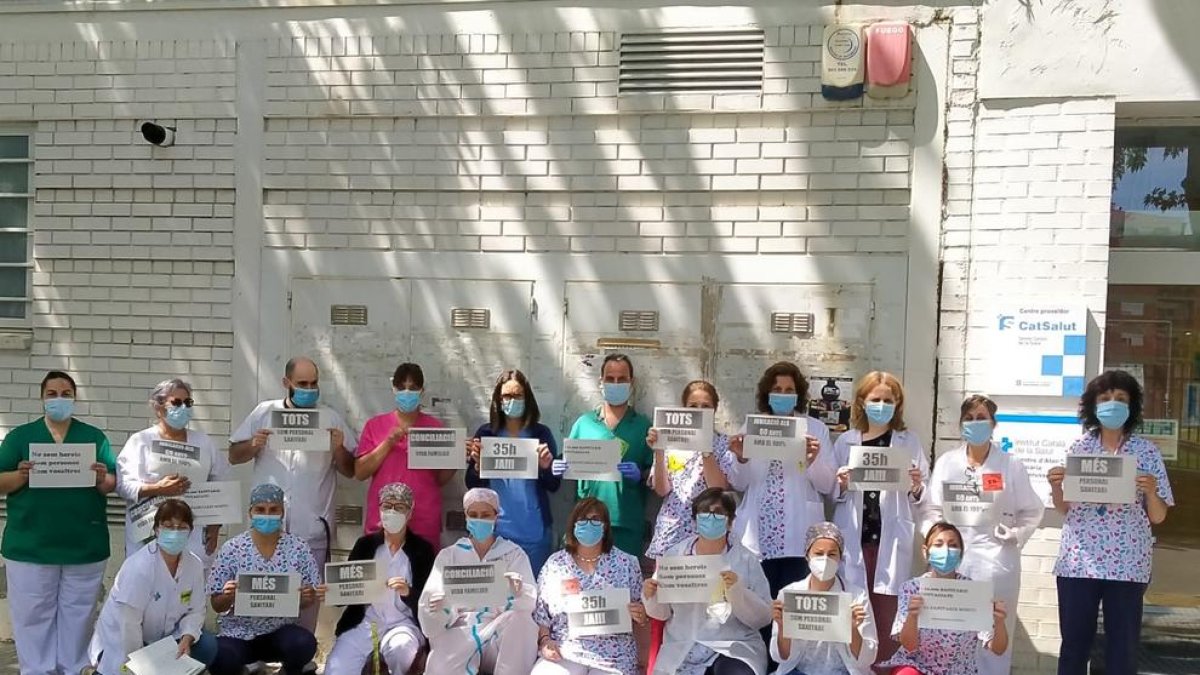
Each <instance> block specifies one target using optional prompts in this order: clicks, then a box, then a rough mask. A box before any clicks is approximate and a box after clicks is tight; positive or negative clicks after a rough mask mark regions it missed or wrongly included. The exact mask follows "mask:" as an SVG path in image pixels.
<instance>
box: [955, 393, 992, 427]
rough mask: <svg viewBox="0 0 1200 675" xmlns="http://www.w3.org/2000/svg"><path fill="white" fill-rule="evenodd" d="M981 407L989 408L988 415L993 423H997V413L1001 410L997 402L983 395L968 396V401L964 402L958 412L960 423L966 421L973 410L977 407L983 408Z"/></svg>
mask: <svg viewBox="0 0 1200 675" xmlns="http://www.w3.org/2000/svg"><path fill="white" fill-rule="evenodd" d="M981 405H982V406H983V407H984V408H987V411H988V415H989V416H990V417H991V418H992V421H993V422H995V421H996V411H997V410H999V409H1000V408H999V407H997V406H996V402H995V401H993V400H992V399H990V398H988V397H986V396H984V395H983V394H973V395H971V396H968V397H967V400H965V401H963V403H962V409H960V410H959V411H958V421H959V422H962V421H964V420H966V419H967V415H969V414H971V411H972V410H974V409H975V408H976V407H978V406H981Z"/></svg>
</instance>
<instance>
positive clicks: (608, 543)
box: [563, 497, 613, 555]
mask: <svg viewBox="0 0 1200 675" xmlns="http://www.w3.org/2000/svg"><path fill="white" fill-rule="evenodd" d="M593 509H595V510H596V511H599V512H600V520H601V521H603V523H604V538H603V539H601V540H600V550H601V551H603V552H605V553H608V552H609V551H611V550H612V547H613V534H612V521H611V520H610V519H609V516H608V507H607V506H605V505H604V502H602V501H600V500H599V499H596V498H595V497H584V498H583V499H580V500H579V501H578V502H576V503H575V508H573V509H571V515H569V516H567V532H566V534H564V535H563V548H565V549H567V553H570V554H571V555H575V551H577V550H579V540H578V539H576V538H575V523H576V522H578V521H580V520H582V519H583V517H584V516H585V515H587V512H588V511H591V510H593Z"/></svg>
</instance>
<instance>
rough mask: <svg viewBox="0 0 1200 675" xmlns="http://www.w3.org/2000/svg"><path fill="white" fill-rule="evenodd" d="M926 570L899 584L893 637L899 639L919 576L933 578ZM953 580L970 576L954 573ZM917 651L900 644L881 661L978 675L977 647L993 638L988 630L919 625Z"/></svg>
mask: <svg viewBox="0 0 1200 675" xmlns="http://www.w3.org/2000/svg"><path fill="white" fill-rule="evenodd" d="M932 576H933V574H932V573H929V572H927V573H925V574H923V575H921V576H920V577H917V578H915V579H909V580H908V581H906V582H904V583H903V584H901V585H900V599H899V600H898V602H897V610H896V620H895V621H894V622H893V623H892V638H893V639H895V640H897V641H899V639H900V629H901V628H903V627H904V621H905V620H906V619H908V601H909V599H911V598H912V596H914V595H920V591H921V581H920V580H921V578H922V577H932ZM954 578H955V579H961V580H963V581H970V579H969V578H967V577H965V576H963V575H961V574H958V573H955V575H954ZM919 635H920V637H919V638H918V644H917V651H915V652H910V651H908V650H907V649H905V648H904V647H903V646H901V647H900V648H899V649H897V650H896V654H895V655H894V656H893V657H892V658H890V659H888V661H887V663H884V664H881V665H883V666H887V667H891V668H899V667H901V666H912V667H913V668H916V669H917V670H919V671H921V673H922V674H923V675H977V674H978V672H979V650H980V649H982V648H983V645H985V644H987V641H988V640H991V639H992V634H991V632H990V631H988V632H983V633H976V632H974V631H969V630H945V629H940V628H921V629H920V632H919Z"/></svg>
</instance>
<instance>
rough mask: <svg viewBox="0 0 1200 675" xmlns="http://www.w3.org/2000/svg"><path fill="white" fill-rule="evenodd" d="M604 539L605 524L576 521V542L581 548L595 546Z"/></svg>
mask: <svg viewBox="0 0 1200 675" xmlns="http://www.w3.org/2000/svg"><path fill="white" fill-rule="evenodd" d="M601 539H604V523H602V522H600V521H598V520H577V521H575V541H577V542H579V545H580V546H595V545H596V544H599V543H600V540H601Z"/></svg>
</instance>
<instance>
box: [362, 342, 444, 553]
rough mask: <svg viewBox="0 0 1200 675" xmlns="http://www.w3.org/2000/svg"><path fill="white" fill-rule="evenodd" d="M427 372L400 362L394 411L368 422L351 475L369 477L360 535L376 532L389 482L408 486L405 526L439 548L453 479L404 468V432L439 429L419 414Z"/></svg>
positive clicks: (436, 471)
mask: <svg viewBox="0 0 1200 675" xmlns="http://www.w3.org/2000/svg"><path fill="white" fill-rule="evenodd" d="M424 391H425V373H423V372H421V366H418V365H417V364H415V363H401V364H400V365H399V366H397V367H396V372H395V373H393V374H392V393H393V396H394V398H395V401H396V409H395V410H392V411H390V412H385V413H383V414H381V415H376V416H375V417H372V418H371V419H369V420H367V424H366V426H364V427H363V431H362V435H361V436H360V437H359V439H358V458H357V459H356V460H355V461H354V477H355V478H357V479H358V480H367V479H368V478H370V479H371V485H370V486H369V487H368V488H367V511H366V513H367V517H366V519H365V520H364V521H363V532H364V533H366V534H370V533H372V532H375V531H377V530H378V529H379V527H380V525H379V491H380V489H382V488H383V486H385V485H388V484H390V483H404V484H405V485H407V486H409V487H410V488H412V492H413V499H414V508H413V520H412V522H411V523H409V528H410V529H411V530H412V531H413V532H416V533H417V534H419V535H420V536H421V538H422V539H424V540H425V541H428V542H429V543H431V544H433V545H434V547H437V546H439V545H440V544H441V541H442V486H443V485H445V484H446V483H449V482H450V479H451V478H454V469H410V468H408V430H409V429H411V428H413V427H418V428H422V427H441V426H443V425H442V421H441V420H439V419H438V418H436V417H433V416H432V415H426V414H425V413H424V412H423V411H422V410H421V394H422V393H423V392H424Z"/></svg>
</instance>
